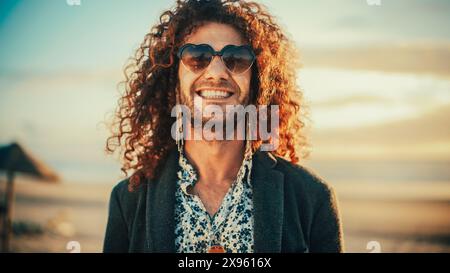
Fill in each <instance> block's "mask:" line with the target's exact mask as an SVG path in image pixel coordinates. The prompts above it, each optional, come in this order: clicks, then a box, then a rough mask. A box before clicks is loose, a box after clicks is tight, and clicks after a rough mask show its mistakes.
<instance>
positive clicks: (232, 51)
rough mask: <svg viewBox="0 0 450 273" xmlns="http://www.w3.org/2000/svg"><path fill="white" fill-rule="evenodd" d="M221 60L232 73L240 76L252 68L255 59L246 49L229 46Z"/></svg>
mask: <svg viewBox="0 0 450 273" xmlns="http://www.w3.org/2000/svg"><path fill="white" fill-rule="evenodd" d="M222 60H223V62H224V63H225V65H226V66H227V68H228V69H229V70H230V71H231V72H232V73H235V74H240V73H243V72H245V71H247V70H248V69H249V68H250V67H251V66H252V64H253V61H254V60H255V57H254V55H253V53H252V52H251V51H250V49H249V48H247V47H244V46H230V47H228V48H226V50H224V52H223V56H222Z"/></svg>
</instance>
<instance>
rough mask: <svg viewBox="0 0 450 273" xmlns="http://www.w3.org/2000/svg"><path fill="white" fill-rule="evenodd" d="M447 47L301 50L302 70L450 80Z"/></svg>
mask: <svg viewBox="0 0 450 273" xmlns="http://www.w3.org/2000/svg"><path fill="white" fill-rule="evenodd" d="M449 59H450V44H447V43H444V44H441V43H421V44H417V43H416V44H413V43H409V44H394V45H380V46H376V45H374V46H366V47H344V48H336V49H333V48H322V49H312V48H305V49H303V65H304V67H330V68H338V69H357V70H376V71H384V72H405V73H416V74H433V75H438V76H443V77H447V78H448V77H450V65H449V62H448V60H449Z"/></svg>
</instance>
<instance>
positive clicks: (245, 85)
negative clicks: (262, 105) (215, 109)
mask: <svg viewBox="0 0 450 273" xmlns="http://www.w3.org/2000/svg"><path fill="white" fill-rule="evenodd" d="M250 80H251V73H245V75H239V77H237V78H236V79H235V81H236V83H237V84H238V85H239V89H240V90H241V96H248V94H249V93H250Z"/></svg>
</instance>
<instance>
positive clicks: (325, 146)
mask: <svg viewBox="0 0 450 273" xmlns="http://www.w3.org/2000/svg"><path fill="white" fill-rule="evenodd" d="M448 117H450V104H447V105H444V106H441V107H437V108H435V109H433V110H431V111H428V112H425V113H423V114H422V115H420V116H417V117H415V118H409V119H404V120H399V121H392V122H386V123H383V124H377V125H367V126H360V127H356V128H333V129H318V130H313V132H312V134H311V142H312V144H313V147H314V150H315V152H314V153H316V155H317V156H318V157H319V158H322V157H323V158H329V157H336V158H342V159H344V158H346V157H356V158H358V157H361V158H365V157H381V158H390V159H395V158H397V159H398V158H403V159H405V158H408V159H412V158H421V159H423V158H434V159H438V158H439V159H446V160H449V159H450V124H449V123H448Z"/></svg>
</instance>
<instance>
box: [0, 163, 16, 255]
mask: <svg viewBox="0 0 450 273" xmlns="http://www.w3.org/2000/svg"><path fill="white" fill-rule="evenodd" d="M7 176H8V181H7V184H6V217H5V218H4V222H3V234H2V252H4V253H6V252H9V251H10V242H11V235H12V216H13V204H14V172H13V171H11V170H9V171H8V172H7Z"/></svg>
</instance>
